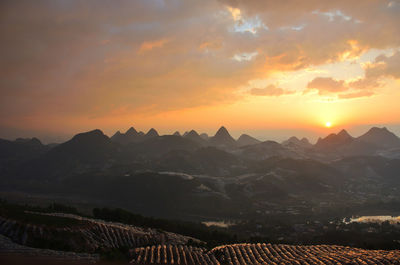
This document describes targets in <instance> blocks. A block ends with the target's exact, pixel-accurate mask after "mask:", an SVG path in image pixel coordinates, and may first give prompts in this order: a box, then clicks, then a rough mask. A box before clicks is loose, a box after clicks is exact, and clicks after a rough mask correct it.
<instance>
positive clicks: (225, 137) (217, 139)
mask: <svg viewBox="0 0 400 265" xmlns="http://www.w3.org/2000/svg"><path fill="white" fill-rule="evenodd" d="M209 142H210V143H211V145H214V146H219V147H228V148H229V147H235V146H236V141H235V139H233V137H232V136H231V135H230V134H229V132H228V130H227V129H226V128H225V127H224V126H222V127H221V128H219V130H218V131H217V133H216V134H215V135H214V136H213V137H211V138H210V139H209Z"/></svg>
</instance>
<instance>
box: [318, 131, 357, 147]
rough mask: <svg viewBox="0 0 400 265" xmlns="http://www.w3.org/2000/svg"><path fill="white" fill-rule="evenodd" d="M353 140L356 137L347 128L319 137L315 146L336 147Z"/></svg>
mask: <svg viewBox="0 0 400 265" xmlns="http://www.w3.org/2000/svg"><path fill="white" fill-rule="evenodd" d="M352 141H354V138H353V137H352V136H351V135H350V134H349V133H348V132H347V131H346V130H341V131H340V132H339V133H338V134H335V133H332V134H330V135H328V136H327V137H325V138H319V139H318V141H317V143H316V144H315V147H316V148H317V149H334V148H338V147H340V146H343V145H346V144H349V143H351V142H352Z"/></svg>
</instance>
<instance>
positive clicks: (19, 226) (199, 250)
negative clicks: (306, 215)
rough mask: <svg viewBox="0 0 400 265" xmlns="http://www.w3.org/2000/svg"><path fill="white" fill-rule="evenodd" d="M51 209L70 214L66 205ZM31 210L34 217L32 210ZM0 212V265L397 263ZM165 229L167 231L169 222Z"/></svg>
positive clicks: (24, 211)
mask: <svg viewBox="0 0 400 265" xmlns="http://www.w3.org/2000/svg"><path fill="white" fill-rule="evenodd" d="M54 207H55V206H53V209H54ZM57 207H64V209H69V210H72V208H68V207H66V206H57ZM33 209H38V210H40V212H35V211H32V210H33ZM0 210H1V212H0V213H1V215H0V263H1V264H3V263H2V262H3V261H7V262H8V263H10V264H25V263H26V260H25V261H23V260H21V257H31V259H32V262H33V261H34V260H36V262H39V263H38V264H45V263H42V260H45V261H46V262H48V264H59V263H58V262H60V261H61V262H68V263H67V264H75V263H76V262H78V263H77V264H87V263H91V264H93V263H99V264H104V262H107V264H115V262H117V263H118V264H124V263H128V262H129V263H130V264H138V265H139V264H142V265H147V264H183V265H184V264H190V265H198V264H204V265H206V264H210V265H211V264H221V265H223V264H229V265H247V264H296V265H303V264H304V265H312V264H335V265H340V264H363V265H365V264H371V265H372V264H377V265H378V264H379V265H381V264H400V250H365V249H360V248H354V247H344V246H337V245H325V244H315V245H308V246H307V245H302V244H297V245H296V244H269V243H268V244H267V243H253V244H250V243H241V244H237V243H232V242H233V241H232V240H231V239H229V238H226V239H225V240H224V239H223V238H224V235H223V234H221V233H220V234H217V233H216V231H212V232H211V234H212V235H214V236H215V237H217V238H219V239H220V241H219V242H220V243H219V246H216V247H213V246H215V245H212V244H211V242H212V241H210V238H209V236H207V234H206V233H198V235H202V236H203V237H204V238H205V239H208V241H202V240H200V239H197V238H195V237H191V236H187V235H182V234H180V233H172V232H168V231H165V230H162V229H160V228H156V227H157V226H158V227H160V225H162V223H163V221H162V220H157V219H151V218H143V217H138V216H135V215H129V214H128V213H127V212H118V211H117V212H115V211H112V210H100V209H97V210H96V211H97V212H100V213H101V214H102V216H104V217H105V218H106V219H110V218H111V217H112V215H111V214H112V213H114V216H115V213H120V215H119V216H120V217H124V220H132V218H134V219H136V221H135V222H141V223H143V222H144V223H147V225H150V226H153V227H149V226H147V227H146V228H145V227H142V226H135V225H128V224H124V223H119V222H110V221H104V220H101V219H94V218H89V217H84V216H82V215H76V214H70V213H55V212H49V211H46V210H49V208H39V207H37V208H34V207H32V206H17V205H10V204H4V203H3V206H2V208H0ZM100 213H98V214H97V215H100ZM164 222H165V221H164ZM169 222H171V221H169ZM167 224H168V223H167ZM168 226H169V227H171V228H172V226H171V223H169V224H168ZM180 227H181V229H180V231H181V232H182V233H184V231H186V232H188V230H187V228H186V229H185V228H184V227H183V226H180ZM209 230H210V231H211V228H209ZM175 232H176V231H175ZM194 232H195V230H192V233H194ZM214 242H215V241H214ZM236 242H240V241H236ZM261 242H262V241H261ZM267 242H268V241H267ZM17 261H18V262H17ZM15 262H17V263H15ZM54 262H56V263H54ZM4 264H7V263H4ZM46 264H47V263H46ZM64 264H65V263H64Z"/></svg>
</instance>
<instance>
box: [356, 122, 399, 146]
mask: <svg viewBox="0 0 400 265" xmlns="http://www.w3.org/2000/svg"><path fill="white" fill-rule="evenodd" d="M357 139H358V140H360V141H363V142H366V143H370V144H374V145H376V146H377V147H381V148H395V147H399V146H400V139H399V138H398V137H397V136H396V135H395V134H394V133H392V132H390V131H389V130H388V129H387V128H386V127H384V128H377V127H373V128H371V129H370V130H369V131H368V132H366V133H365V134H363V135H361V136H360V137H358V138H357Z"/></svg>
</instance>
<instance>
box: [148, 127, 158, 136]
mask: <svg viewBox="0 0 400 265" xmlns="http://www.w3.org/2000/svg"><path fill="white" fill-rule="evenodd" d="M146 136H148V137H156V136H158V132H157V131H156V130H155V129H154V128H151V129H150V130H149V131H148V132H147V133H146Z"/></svg>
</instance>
